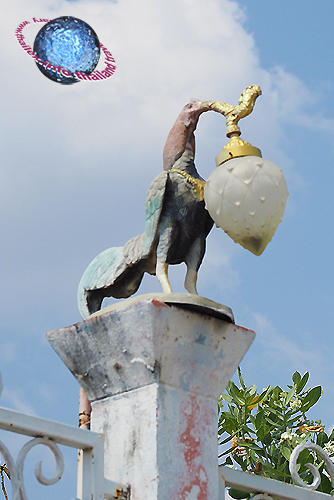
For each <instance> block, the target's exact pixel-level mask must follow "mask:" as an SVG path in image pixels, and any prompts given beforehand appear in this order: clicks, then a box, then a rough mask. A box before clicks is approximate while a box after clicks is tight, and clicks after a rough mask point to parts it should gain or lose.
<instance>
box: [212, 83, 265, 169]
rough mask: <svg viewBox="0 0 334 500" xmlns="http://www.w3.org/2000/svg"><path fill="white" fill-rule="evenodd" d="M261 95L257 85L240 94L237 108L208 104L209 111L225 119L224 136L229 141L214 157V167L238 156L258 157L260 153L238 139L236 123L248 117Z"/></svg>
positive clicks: (227, 105) (224, 103)
mask: <svg viewBox="0 0 334 500" xmlns="http://www.w3.org/2000/svg"><path fill="white" fill-rule="evenodd" d="M261 94H262V92H261V89H260V87H259V86H258V85H251V86H250V87H247V88H246V89H245V90H244V91H243V92H242V94H241V96H240V99H239V103H238V105H237V106H232V104H228V103H227V102H218V101H212V102H208V103H207V105H208V107H209V109H212V110H213V111H217V113H221V114H222V115H224V116H225V118H226V136H227V137H229V138H230V139H231V140H230V142H229V143H228V144H226V146H225V147H224V148H223V150H222V151H221V152H220V153H219V154H218V155H217V156H216V165H217V167H218V165H221V164H222V163H224V162H225V161H227V160H229V159H231V158H237V157H240V156H260V157H262V154H261V151H260V150H259V149H258V148H256V147H254V146H252V145H251V144H249V143H248V142H245V141H243V140H242V139H240V138H239V136H240V135H241V131H240V128H239V126H238V122H239V120H240V119H241V118H244V117H245V116H248V115H249V114H250V113H251V112H252V111H253V108H254V104H255V101H256V99H257V98H258V97H259V96H260V95H261Z"/></svg>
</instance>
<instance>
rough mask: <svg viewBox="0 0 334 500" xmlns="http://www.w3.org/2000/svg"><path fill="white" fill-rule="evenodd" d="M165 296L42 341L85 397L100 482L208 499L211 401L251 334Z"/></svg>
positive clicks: (212, 471) (136, 493)
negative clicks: (96, 440)
mask: <svg viewBox="0 0 334 500" xmlns="http://www.w3.org/2000/svg"><path fill="white" fill-rule="evenodd" d="M172 295H173V298H174V299H173V300H172V298H171V295H169V294H168V295H165V294H156V295H155V297H156V298H152V297H150V296H142V297H136V298H135V299H130V300H128V301H124V302H122V303H119V304H117V305H116V306H113V307H112V308H111V310H104V311H102V312H100V313H99V314H98V315H94V316H92V317H90V318H88V319H87V320H86V321H83V322H81V323H78V324H76V325H73V326H72V327H69V328H64V329H60V330H56V331H54V332H50V333H49V334H48V339H49V342H50V343H51V345H52V347H53V348H54V349H55V351H56V352H57V353H58V354H59V356H60V357H61V359H62V360H63V361H64V363H65V364H66V366H67V367H68V368H69V369H70V370H71V372H72V373H73V375H74V376H75V377H76V379H77V380H78V382H79V383H80V384H81V386H82V387H83V388H84V390H85V392H86V394H87V396H88V398H89V400H90V401H91V404H92V416H91V429H92V430H93V431H96V432H102V433H103V434H104V435H105V477H106V478H107V479H110V480H112V481H116V482H118V481H119V482H120V483H123V484H130V486H131V499H133V500H143V499H145V500H157V499H158V500H209V499H210V500H211V499H212V500H215V499H218V497H219V495H218V465H217V463H218V461H217V449H218V448H217V399H218V397H219V395H220V394H221V393H222V392H223V390H224V389H225V387H226V385H227V383H228V381H229V380H230V378H231V376H232V375H233V373H234V371H235V370H236V368H237V366H238V364H239V363H240V361H241V359H242V358H243V356H244V354H245V353H246V352H247V350H248V349H249V347H250V345H251V343H252V342H253V340H254V337H255V333H254V332H252V331H251V330H246V329H244V328H241V327H238V326H235V325H234V324H233V323H231V322H228V321H230V320H229V317H228V316H230V317H231V311H230V310H228V308H224V306H220V305H219V304H216V303H213V302H211V301H208V300H207V299H203V298H201V297H195V298H194V296H189V295H186V294H182V296H181V294H172ZM166 297H167V298H166ZM180 297H181V298H182V300H178V298H180ZM168 299H169V300H168ZM175 302H176V303H175ZM180 302H181V303H182V304H180ZM109 309H110V308H109ZM224 311H225V312H226V313H227V316H226V315H224ZM226 320H227V321H226Z"/></svg>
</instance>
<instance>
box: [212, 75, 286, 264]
mask: <svg viewBox="0 0 334 500" xmlns="http://www.w3.org/2000/svg"><path fill="white" fill-rule="evenodd" d="M260 94H261V90H260V88H259V87H258V86H256V85H253V86H252V87H247V89H246V90H245V91H244V92H243V93H242V94H241V98H240V100H239V105H238V106H231V105H229V104H226V103H212V104H211V107H212V109H214V110H215V111H220V112H221V113H222V114H224V115H225V116H226V118H227V133H226V135H227V136H228V137H230V138H231V140H230V142H229V143H228V144H227V145H226V146H225V147H224V148H223V150H222V151H221V153H219V155H218V156H217V157H216V164H217V168H216V169H215V170H214V171H213V172H212V174H211V175H210V177H209V179H208V181H207V183H206V185H205V187H204V200H205V204H206V209H207V210H208V211H209V213H210V215H211V217H212V219H213V220H214V222H215V223H216V225H217V226H218V227H221V228H222V229H223V230H224V231H225V232H226V234H227V235H228V236H230V237H231V238H232V239H233V240H234V241H235V242H236V243H239V244H240V245H242V246H243V247H244V248H246V249H247V250H249V251H250V252H252V253H254V254H255V255H261V254H262V252H263V251H264V249H265V248H266V246H267V245H268V243H269V242H270V241H271V239H272V237H273V236H274V234H275V231H276V229H277V226H278V224H279V223H280V222H281V220H282V217H283V214H284V209H285V205H286V199H287V196H288V190H287V186H286V182H285V179H284V177H283V174H282V170H281V169H280V168H278V167H277V166H276V165H275V164H274V163H272V162H271V161H269V160H265V159H263V158H262V155H261V151H260V150H259V149H258V148H255V147H253V146H252V145H251V144H249V143H247V142H245V141H243V140H241V139H240V138H239V136H240V134H241V132H240V129H239V127H238V125H237V122H238V121H239V119H240V118H242V117H244V116H247V114H249V113H250V112H251V111H252V109H253V106H254V103H255V100H256V98H257V97H258V96H259V95H260Z"/></svg>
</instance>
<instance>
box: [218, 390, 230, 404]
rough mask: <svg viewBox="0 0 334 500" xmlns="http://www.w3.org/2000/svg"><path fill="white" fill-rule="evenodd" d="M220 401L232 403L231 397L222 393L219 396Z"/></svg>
mask: <svg viewBox="0 0 334 500" xmlns="http://www.w3.org/2000/svg"><path fill="white" fill-rule="evenodd" d="M220 399H224V400H225V401H227V402H228V403H232V401H233V399H232V398H231V396H229V395H228V394H225V393H224V392H223V394H221V395H220Z"/></svg>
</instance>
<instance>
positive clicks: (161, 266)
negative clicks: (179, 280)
mask: <svg viewBox="0 0 334 500" xmlns="http://www.w3.org/2000/svg"><path fill="white" fill-rule="evenodd" d="M155 273H156V276H157V278H158V281H159V283H160V285H161V286H162V290H163V292H165V293H172V289H171V287H170V283H169V281H168V264H166V263H165V262H161V261H159V260H157V267H156V270H155Z"/></svg>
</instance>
